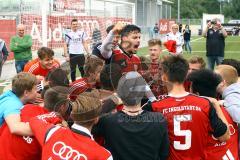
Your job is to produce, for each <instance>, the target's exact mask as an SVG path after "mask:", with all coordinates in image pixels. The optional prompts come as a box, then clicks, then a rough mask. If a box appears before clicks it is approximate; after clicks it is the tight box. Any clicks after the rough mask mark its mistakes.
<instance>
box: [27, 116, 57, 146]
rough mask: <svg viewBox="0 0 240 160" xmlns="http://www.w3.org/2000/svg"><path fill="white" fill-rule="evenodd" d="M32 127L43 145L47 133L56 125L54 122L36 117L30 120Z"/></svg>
mask: <svg viewBox="0 0 240 160" xmlns="http://www.w3.org/2000/svg"><path fill="white" fill-rule="evenodd" d="M29 124H30V127H31V129H32V132H33V134H34V136H35V137H36V138H37V140H38V142H39V143H40V145H41V146H43V144H44V142H45V138H46V135H47V133H48V131H49V130H50V129H51V128H53V127H54V125H53V124H50V123H47V122H44V121H43V120H41V119H39V118H38V117H34V118H32V119H30V121H29Z"/></svg>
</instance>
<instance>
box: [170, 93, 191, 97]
mask: <svg viewBox="0 0 240 160" xmlns="http://www.w3.org/2000/svg"><path fill="white" fill-rule="evenodd" d="M188 95H189V92H186V93H184V94H182V95H177V96H175V95H173V94H171V93H169V94H168V96H169V97H174V98H182V97H185V96H188Z"/></svg>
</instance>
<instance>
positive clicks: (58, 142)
mask: <svg viewBox="0 0 240 160" xmlns="http://www.w3.org/2000/svg"><path fill="white" fill-rule="evenodd" d="M30 126H31V128H32V130H33V133H34V135H35V137H36V138H37V139H38V141H39V142H40V144H41V145H42V160H49V159H51V160H59V159H68V160H73V159H79V160H88V159H89V160H107V159H108V160H110V159H112V156H111V154H110V152H108V151H107V150H106V149H104V148H103V147H101V146H99V145H98V144H97V143H96V142H95V141H94V140H93V139H92V136H91V134H90V131H89V130H88V129H87V128H84V127H82V126H79V125H76V124H73V126H72V131H71V130H70V129H68V128H63V127H60V126H54V125H52V124H49V123H45V122H44V121H42V120H40V119H39V118H37V117H35V118H33V119H31V120H30ZM65 135H67V136H65Z"/></svg>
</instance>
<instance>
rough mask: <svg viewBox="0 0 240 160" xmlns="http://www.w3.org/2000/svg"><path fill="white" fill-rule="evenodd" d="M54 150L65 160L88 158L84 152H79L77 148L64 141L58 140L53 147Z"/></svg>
mask: <svg viewBox="0 0 240 160" xmlns="http://www.w3.org/2000/svg"><path fill="white" fill-rule="evenodd" d="M52 152H53V154H55V155H56V156H59V157H60V158H61V159H64V160H70V159H71V160H80V159H81V160H87V157H86V156H85V155H84V154H81V153H79V152H78V151H77V150H75V149H73V148H72V147H70V146H67V145H66V144H65V143H64V142H61V141H59V142H56V143H55V144H54V145H53V147H52Z"/></svg>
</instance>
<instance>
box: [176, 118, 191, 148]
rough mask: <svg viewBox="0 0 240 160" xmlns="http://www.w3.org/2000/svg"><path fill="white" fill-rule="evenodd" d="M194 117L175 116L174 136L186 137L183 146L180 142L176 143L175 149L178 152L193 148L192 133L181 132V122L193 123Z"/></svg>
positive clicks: (187, 131) (188, 131)
mask: <svg viewBox="0 0 240 160" xmlns="http://www.w3.org/2000/svg"><path fill="white" fill-rule="evenodd" d="M191 120H192V115H190V114H187V115H175V116H174V117H173V126H174V135H175V136H181V137H183V136H184V137H185V143H184V144H181V142H180V141H174V142H173V147H174V148H175V149H177V150H187V149H189V148H191V142H192V132H191V131H190V130H181V122H186V121H191Z"/></svg>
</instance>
